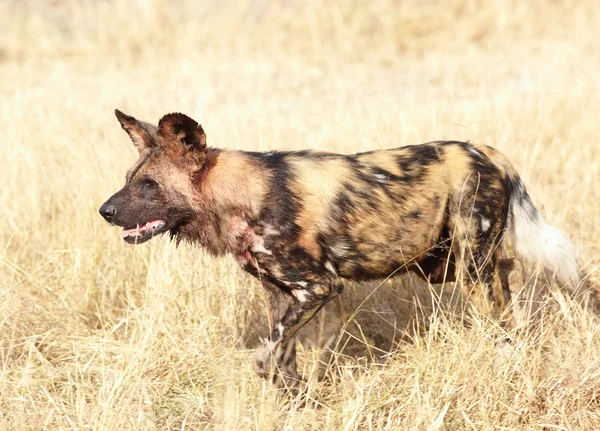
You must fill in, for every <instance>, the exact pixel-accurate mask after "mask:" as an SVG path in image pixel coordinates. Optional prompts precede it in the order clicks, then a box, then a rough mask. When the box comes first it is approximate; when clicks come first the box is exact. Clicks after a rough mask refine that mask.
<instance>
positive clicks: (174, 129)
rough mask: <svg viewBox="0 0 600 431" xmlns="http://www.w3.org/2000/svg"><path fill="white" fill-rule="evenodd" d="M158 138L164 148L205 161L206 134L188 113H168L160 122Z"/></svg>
mask: <svg viewBox="0 0 600 431" xmlns="http://www.w3.org/2000/svg"><path fill="white" fill-rule="evenodd" d="M157 134H158V140H159V145H160V146H161V147H163V148H166V149H169V150H172V151H176V152H178V153H180V154H181V155H183V156H192V157H193V158H194V160H196V161H198V162H200V161H204V158H205V157H206V152H207V149H206V134H205V133H204V130H203V129H202V126H201V125H200V124H198V123H197V122H196V121H195V120H193V119H191V118H190V117H188V116H187V115H184V114H180V113H178V112H177V113H172V114H167V115H165V116H164V117H162V118H161V119H160V121H159V122H158V131H157Z"/></svg>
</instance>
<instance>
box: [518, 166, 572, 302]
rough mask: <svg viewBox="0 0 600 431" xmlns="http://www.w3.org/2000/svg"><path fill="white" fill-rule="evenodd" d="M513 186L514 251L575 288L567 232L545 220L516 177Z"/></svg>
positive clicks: (565, 284) (569, 286) (562, 283)
mask: <svg viewBox="0 0 600 431" xmlns="http://www.w3.org/2000/svg"><path fill="white" fill-rule="evenodd" d="M513 186H514V187H513V191H512V196H511V199H510V216H509V232H510V235H511V237H512V242H513V247H514V249H515V253H516V254H517V256H518V257H519V258H522V259H524V260H525V261H528V262H530V263H532V264H535V265H538V266H539V267H540V269H543V270H544V271H545V272H546V273H547V274H548V273H549V274H551V275H553V276H554V278H555V279H556V281H557V282H558V283H560V284H561V285H562V286H565V287H567V288H568V289H569V290H574V289H575V288H576V287H577V286H578V285H579V282H580V275H579V265H578V263H577V251H576V249H575V246H574V245H573V243H572V242H571V240H570V239H569V237H568V236H567V234H566V233H564V232H563V231H561V230H560V229H558V228H556V227H554V226H552V225H550V224H548V223H547V222H546V221H545V220H544V218H543V217H542V215H541V214H540V212H539V211H538V210H537V208H536V207H535V206H534V205H533V202H532V201H531V198H530V197H529V195H528V194H527V191H526V190H525V186H524V185H523V183H522V181H521V180H520V179H519V178H518V177H517V178H515V179H514V181H513Z"/></svg>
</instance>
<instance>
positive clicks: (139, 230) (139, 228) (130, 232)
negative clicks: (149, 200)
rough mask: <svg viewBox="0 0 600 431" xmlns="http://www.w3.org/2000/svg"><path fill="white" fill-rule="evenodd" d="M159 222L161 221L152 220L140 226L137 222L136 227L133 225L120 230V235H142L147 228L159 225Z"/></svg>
mask: <svg viewBox="0 0 600 431" xmlns="http://www.w3.org/2000/svg"><path fill="white" fill-rule="evenodd" d="M161 223H163V221H162V220H152V221H149V222H148V223H146V224H144V225H142V226H140V225H139V224H138V225H137V227H134V228H133V229H123V230H122V231H121V237H122V238H127V237H128V236H142V235H143V234H144V233H145V232H146V231H147V230H148V229H153V228H155V227H157V226H159V225H160V224H161Z"/></svg>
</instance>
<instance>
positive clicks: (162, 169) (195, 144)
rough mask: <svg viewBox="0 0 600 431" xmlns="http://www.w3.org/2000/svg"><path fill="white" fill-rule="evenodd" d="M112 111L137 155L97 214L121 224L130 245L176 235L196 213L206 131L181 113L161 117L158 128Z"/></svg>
mask: <svg viewBox="0 0 600 431" xmlns="http://www.w3.org/2000/svg"><path fill="white" fill-rule="evenodd" d="M115 114H116V116H117V119H118V120H119V122H120V123H121V126H122V127H123V129H124V130H125V131H126V132H127V134H128V135H129V137H130V138H131V140H132V141H133V144H134V145H135V146H136V147H137V149H138V151H139V153H140V158H139V160H138V161H137V163H136V164H135V165H134V166H133V168H131V169H130V170H129V172H128V173H127V177H126V183H125V186H124V187H123V188H122V189H121V190H119V191H118V192H117V193H115V194H114V195H113V196H111V197H110V199H108V200H107V201H106V202H105V203H104V204H103V205H102V206H101V207H100V214H101V215H102V217H104V218H105V219H106V221H108V222H110V223H112V224H114V225H117V226H121V227H123V230H122V231H121V236H122V237H123V239H124V240H125V241H126V242H128V243H130V244H141V243H143V242H146V241H148V240H149V239H151V238H152V237H154V236H156V235H158V234H161V233H165V232H170V233H171V235H172V236H176V235H177V233H178V231H179V230H180V229H181V228H182V227H183V226H185V225H186V224H187V223H188V222H189V221H190V220H191V219H192V218H193V216H194V209H193V200H192V199H193V194H192V190H193V187H194V179H195V178H198V175H199V174H201V172H202V169H203V167H204V164H205V161H206V157H207V148H206V135H205V134H204V131H203V130H202V127H201V126H200V125H199V124H198V123H197V122H196V121H194V120H192V119H191V118H189V117H187V116H186V115H183V114H179V113H176V114H167V115H165V116H164V117H163V118H162V119H161V120H160V121H159V123H158V127H156V126H154V125H151V124H148V123H145V122H142V121H139V120H136V119H135V118H133V117H130V116H129V115H126V114H123V113H122V112H121V111H119V110H116V111H115Z"/></svg>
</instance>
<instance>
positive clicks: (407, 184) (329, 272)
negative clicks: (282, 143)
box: [101, 111, 574, 379]
mask: <svg viewBox="0 0 600 431" xmlns="http://www.w3.org/2000/svg"><path fill="white" fill-rule="evenodd" d="M117 117H118V118H119V121H120V122H121V124H122V126H123V128H124V129H125V130H126V131H127V133H128V134H129V135H130V137H131V138H132V140H133V141H134V143H135V144H136V146H137V148H138V150H139V151H140V161H139V162H138V163H137V164H136V165H135V167H134V168H133V169H132V170H131V171H130V173H129V174H128V176H127V183H126V185H125V187H124V188H123V189H122V190H121V191H119V192H118V193H117V194H115V195H114V196H113V197H111V199H109V201H107V203H105V205H104V206H103V209H101V212H102V213H103V215H104V216H105V217H106V218H107V219H108V220H109V221H111V222H113V223H114V224H117V225H120V226H124V227H125V228H132V227H135V226H136V224H144V223H146V222H149V221H151V220H154V219H160V220H163V221H164V227H162V228H161V229H160V232H156V233H161V232H167V231H168V232H170V235H171V236H172V237H173V238H175V239H176V240H177V241H181V240H184V241H189V242H191V243H195V244H198V245H200V246H202V247H203V248H204V249H206V250H207V251H209V252H210V253H212V254H214V255H222V254H224V253H229V254H232V255H233V256H235V258H236V259H237V260H238V262H239V263H240V265H241V267H242V268H243V269H244V270H245V271H247V272H248V273H250V274H252V275H253V276H255V277H257V278H258V279H260V281H261V283H262V284H263V285H264V286H265V288H266V291H267V293H268V297H269V299H270V308H271V310H270V313H269V316H270V320H271V322H270V323H271V327H272V328H273V332H272V334H271V335H270V336H269V338H268V339H267V340H266V341H265V344H264V345H263V347H262V348H261V349H259V351H258V352H257V354H256V366H257V371H258V372H259V373H260V374H261V375H264V376H266V375H268V374H269V372H270V366H269V365H270V364H269V363H271V365H273V364H274V365H276V366H278V367H279V368H280V373H279V375H281V376H287V377H291V378H293V379H295V378H297V377H298V376H297V373H296V366H295V347H294V338H293V337H294V335H295V334H296V332H297V331H298V329H300V327H302V325H304V324H305V323H306V322H307V321H308V320H309V319H310V318H312V317H313V316H314V315H315V314H316V313H317V312H318V311H319V309H320V308H321V307H323V306H324V305H325V304H326V303H327V302H328V301H330V300H331V299H332V298H334V297H335V296H336V295H338V294H340V293H341V292H342V290H343V284H342V279H348V280H371V279H379V278H384V277H387V276H390V275H392V274H395V273H396V272H397V271H398V270H400V269H402V270H404V271H405V270H412V271H414V272H416V273H417V274H418V275H419V276H421V277H423V278H424V279H426V280H428V281H430V282H432V283H442V282H444V281H455V280H457V281H459V282H460V283H461V285H462V286H464V287H465V293H466V295H467V296H471V295H473V294H477V293H483V295H484V296H485V297H486V298H487V299H489V300H491V301H490V304H491V305H492V309H493V310H494V312H495V314H497V316H498V317H502V316H504V317H506V319H507V320H510V318H509V317H507V316H506V315H505V314H504V313H505V311H506V305H507V304H506V302H507V300H508V299H509V298H510V291H509V289H508V286H507V282H501V281H500V277H499V272H498V264H499V258H500V247H501V245H502V242H503V239H504V238H505V236H506V233H507V232H508V231H509V228H510V227H511V222H512V223H513V224H514V225H515V226H521V227H523V226H533V225H534V224H535V223H536V221H535V218H536V217H540V216H539V213H538V212H537V210H535V207H534V206H533V204H531V200H530V198H529V196H528V195H527V193H526V192H525V188H524V186H523V184H522V182H521V180H520V179H519V176H518V175H517V173H516V171H515V170H514V169H513V167H512V166H511V164H510V163H509V162H508V161H507V160H506V158H505V157H504V156H502V155H501V154H500V153H498V152H497V151H496V150H494V149H493V148H491V147H487V146H474V145H472V144H470V143H468V142H454V141H440V142H430V143H427V144H422V145H414V146H407V147H401V148H395V149H389V150H381V151H371V152H365V153H359V154H354V155H341V154H332V153H325V152H315V151H298V152H268V153H257V152H245V151H229V150H221V149H212V148H208V147H207V146H206V136H205V134H204V131H203V130H202V128H201V127H200V126H199V125H198V124H197V123H196V122H195V121H194V120H192V119H190V118H188V117H186V116H185V115H183V114H169V115H167V116H165V117H163V119H161V121H160V122H159V125H158V128H155V127H154V126H151V125H148V124H147V123H142V122H138V121H137V120H135V119H133V118H132V117H129V116H126V115H125V114H122V113H120V112H118V111H117ZM519 209H520V210H521V211H520V212H519ZM523 209H526V210H527V211H529V212H527V211H525V210H523ZM523 211H525V213H527V214H529V216H530V219H531V220H529V221H527V220H525V221H524V220H522V219H523V216H522V214H521V213H522V212H523ZM515 214H516V215H518V216H519V217H520V219H519V220H518V221H517V220H515V219H514V218H515ZM519 214H521V215H519ZM144 240H146V239H144ZM524 257H527V256H524ZM569 259H574V256H569ZM505 267H507V268H510V267H511V264H510V262H509V263H506V264H505ZM563 275H564V274H563ZM570 276H572V274H568V277H570ZM568 277H567V278H568ZM504 278H506V277H504Z"/></svg>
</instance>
